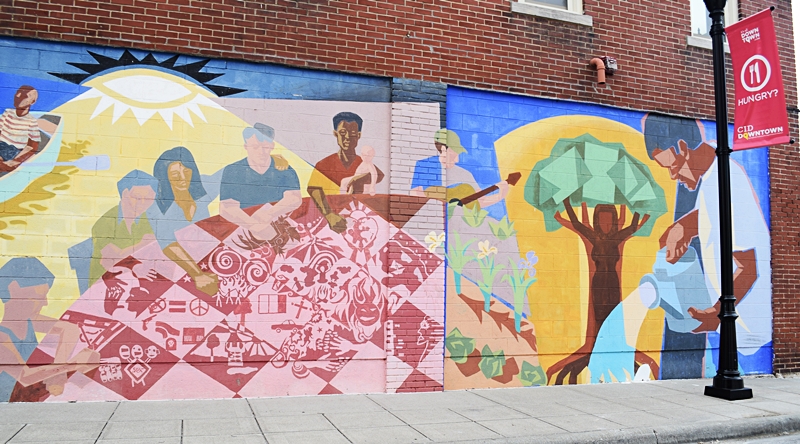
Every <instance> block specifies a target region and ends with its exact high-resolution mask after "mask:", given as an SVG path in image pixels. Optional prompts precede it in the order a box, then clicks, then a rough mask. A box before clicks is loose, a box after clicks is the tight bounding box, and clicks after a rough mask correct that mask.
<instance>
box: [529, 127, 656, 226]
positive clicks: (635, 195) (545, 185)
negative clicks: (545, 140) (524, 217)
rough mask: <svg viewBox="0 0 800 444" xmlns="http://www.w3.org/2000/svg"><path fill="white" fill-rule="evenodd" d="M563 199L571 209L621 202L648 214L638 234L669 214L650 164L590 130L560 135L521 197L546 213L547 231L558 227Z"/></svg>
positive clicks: (562, 208)
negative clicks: (570, 136) (573, 135)
mask: <svg viewBox="0 0 800 444" xmlns="http://www.w3.org/2000/svg"><path fill="white" fill-rule="evenodd" d="M564 199H569V202H570V204H572V206H573V207H578V206H580V205H581V202H586V204H587V205H588V206H589V207H592V208H593V207H595V206H597V205H600V204H613V205H625V206H626V207H628V211H629V212H630V213H631V214H633V213H634V212H638V213H639V215H641V216H644V215H645V214H649V215H650V220H648V221H647V223H645V224H644V226H643V227H642V228H641V229H640V230H639V231H637V232H636V236H649V235H650V232H651V231H652V229H653V225H654V224H655V221H656V219H658V218H659V216H661V215H663V214H665V213H666V212H667V202H666V199H665V197H664V190H663V189H662V188H661V186H659V185H658V183H657V182H656V181H655V179H653V175H652V174H651V173H650V168H648V166H647V165H645V164H644V163H642V162H641V161H639V160H638V159H637V158H635V157H634V156H632V155H631V154H630V153H629V152H628V151H627V150H626V149H625V146H624V145H622V144H621V143H603V142H601V141H599V140H597V139H596V138H594V137H593V136H592V135H591V134H584V135H582V136H580V137H577V138H575V139H559V140H558V142H556V144H555V145H554V146H553V149H552V150H551V151H550V157H549V158H547V159H544V160H541V161H539V162H537V163H536V165H535V166H534V167H533V171H532V172H531V174H530V176H529V177H528V182H527V183H526V184H525V201H526V202H528V203H529V204H531V205H533V206H534V207H535V208H536V209H538V210H540V211H541V212H542V213H544V223H545V228H546V229H547V231H555V230H557V229H559V228H561V224H560V223H558V221H556V220H555V218H554V217H553V216H554V215H555V213H556V211H563V210H564Z"/></svg>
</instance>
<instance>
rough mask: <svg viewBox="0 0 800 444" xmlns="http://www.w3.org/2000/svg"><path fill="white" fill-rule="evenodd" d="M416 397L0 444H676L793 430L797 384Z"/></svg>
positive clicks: (191, 418) (43, 425) (175, 420)
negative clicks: (706, 392)
mask: <svg viewBox="0 0 800 444" xmlns="http://www.w3.org/2000/svg"><path fill="white" fill-rule="evenodd" d="M707 384H710V381H709V380H682V381H653V382H647V383H635V384H603V385H581V386H565V387H540V388H530V389H495V390H469V391H452V392H444V393H419V394H394V395H389V394H376V395H331V396H316V397H295V398H264V399H227V400H209V401H132V402H131V401H125V402H97V403H39V404H28V403H20V404H0V442H4V443H23V442H40V443H53V442H58V443H60V444H68V443H96V442H98V443H182V444H193V443H226V444H227V443H264V442H269V443H348V442H352V443H380V444H388V443H411V442H430V441H433V442H469V441H475V442H491V441H496V442H520V443H521V442H542V443H570V442H618V443H656V442H657V443H659V444H663V443H683V442H698V441H713V440H715V439H730V438H739V437H748V436H755V435H760V434H768V433H782V432H783V433H786V432H796V431H800V378H786V379H780V378H772V377H768V378H747V379H746V386H747V387H750V388H752V389H753V392H754V398H753V399H751V400H746V401H736V402H729V401H723V400H718V399H715V398H710V397H706V396H703V387H704V386H705V385H707Z"/></svg>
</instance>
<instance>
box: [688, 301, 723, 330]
mask: <svg viewBox="0 0 800 444" xmlns="http://www.w3.org/2000/svg"><path fill="white" fill-rule="evenodd" d="M687 311H688V312H689V316H691V317H692V318H694V319H697V320H698V321H700V325H699V326H698V327H697V328H695V329H694V330H692V332H693V333H704V332H707V331H716V330H717V328H718V327H719V323H720V320H719V317H718V315H719V304H717V305H714V306H713V307H709V308H706V309H705V310H698V309H696V308H694V307H689V310H687Z"/></svg>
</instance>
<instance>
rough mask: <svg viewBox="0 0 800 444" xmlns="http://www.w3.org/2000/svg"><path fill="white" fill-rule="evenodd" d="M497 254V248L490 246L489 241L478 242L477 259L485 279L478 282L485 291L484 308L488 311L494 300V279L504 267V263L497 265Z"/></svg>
mask: <svg viewBox="0 0 800 444" xmlns="http://www.w3.org/2000/svg"><path fill="white" fill-rule="evenodd" d="M496 254H497V248H496V247H490V246H489V241H483V242H479V243H478V254H477V261H478V264H480V268H481V276H482V277H483V280H481V281H479V282H478V288H480V289H481V293H483V301H484V303H483V310H484V311H485V312H487V313H488V312H489V305H490V303H491V300H492V288H493V287H494V281H495V279H496V278H497V275H498V274H499V273H500V270H502V269H503V266H502V265H500V266H497V265H495V255H496Z"/></svg>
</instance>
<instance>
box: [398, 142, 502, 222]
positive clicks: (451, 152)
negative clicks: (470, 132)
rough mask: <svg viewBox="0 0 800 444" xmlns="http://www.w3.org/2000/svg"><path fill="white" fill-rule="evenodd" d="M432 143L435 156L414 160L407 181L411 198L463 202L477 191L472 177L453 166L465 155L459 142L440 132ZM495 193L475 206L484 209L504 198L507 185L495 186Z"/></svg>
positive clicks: (465, 171) (464, 170)
mask: <svg viewBox="0 0 800 444" xmlns="http://www.w3.org/2000/svg"><path fill="white" fill-rule="evenodd" d="M433 143H434V145H435V146H436V151H438V154H437V155H435V156H431V157H426V158H424V159H421V160H418V161H417V163H416V165H415V166H414V176H413V178H412V179H411V195H412V196H427V197H436V198H445V197H446V200H448V201H449V200H450V199H452V198H458V199H461V198H464V197H466V196H467V195H469V194H472V193H474V192H476V191H479V190H480V187H478V184H477V183H476V182H475V178H474V177H473V176H472V173H470V172H469V171H467V170H466V169H464V168H462V167H460V166H458V165H456V163H457V162H458V156H459V155H460V154H461V153H466V152H467V149H466V148H464V146H463V145H461V139H460V138H459V137H458V134H456V132H455V131H453V130H448V129H446V128H442V129H440V130H438V131H436V133H435V134H434V136H433ZM496 185H497V187H498V188H499V191H498V192H495V193H492V194H489V195H487V196H484V197H482V198H480V199H478V201H477V202H478V204H479V205H480V206H481V207H483V208H485V207H488V206H489V205H492V204H495V203H497V202H499V201H501V200H502V199H504V198H505V197H506V195H507V194H508V183H506V182H505V181H500V182H499V183H497V184H496Z"/></svg>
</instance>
